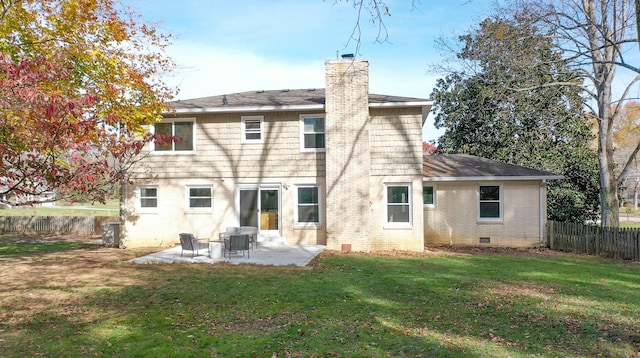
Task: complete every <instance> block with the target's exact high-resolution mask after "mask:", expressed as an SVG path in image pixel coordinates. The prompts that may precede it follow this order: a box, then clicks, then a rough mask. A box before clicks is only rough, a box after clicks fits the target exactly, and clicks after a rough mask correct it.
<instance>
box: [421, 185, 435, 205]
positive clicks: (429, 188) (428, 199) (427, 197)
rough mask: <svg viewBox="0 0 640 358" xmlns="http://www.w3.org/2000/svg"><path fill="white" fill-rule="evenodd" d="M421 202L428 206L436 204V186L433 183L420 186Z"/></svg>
mask: <svg viewBox="0 0 640 358" xmlns="http://www.w3.org/2000/svg"><path fill="white" fill-rule="evenodd" d="M422 203H423V204H424V206H425V207H428V208H433V207H435V206H436V187H435V186H434V185H423V186H422Z"/></svg>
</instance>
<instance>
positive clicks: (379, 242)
mask: <svg viewBox="0 0 640 358" xmlns="http://www.w3.org/2000/svg"><path fill="white" fill-rule="evenodd" d="M397 183H407V184H411V188H412V194H413V195H412V196H411V204H412V212H411V223H410V224H407V225H404V226H392V225H388V224H387V223H386V216H385V212H386V211H385V202H386V199H385V195H386V193H385V192H384V189H385V184H397ZM370 193H371V194H370V195H371V208H370V210H369V212H370V215H371V250H372V251H391V250H401V251H423V250H424V235H423V222H422V217H423V210H422V177H416V176H386V177H371V186H370Z"/></svg>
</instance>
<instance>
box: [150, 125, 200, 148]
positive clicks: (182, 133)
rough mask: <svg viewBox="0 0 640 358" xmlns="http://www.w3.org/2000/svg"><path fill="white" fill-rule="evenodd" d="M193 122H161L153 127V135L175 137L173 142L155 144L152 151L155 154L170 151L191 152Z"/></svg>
mask: <svg viewBox="0 0 640 358" xmlns="http://www.w3.org/2000/svg"><path fill="white" fill-rule="evenodd" d="M193 123H194V122H193V121H176V122H161V123H156V124H155V125H154V133H155V134H162V135H165V136H175V137H176V138H177V139H176V140H175V141H167V142H165V143H162V144H158V143H155V144H154V150H155V151H157V152H170V151H192V150H193V143H194V135H193V134H194V130H193V129H194V124H193Z"/></svg>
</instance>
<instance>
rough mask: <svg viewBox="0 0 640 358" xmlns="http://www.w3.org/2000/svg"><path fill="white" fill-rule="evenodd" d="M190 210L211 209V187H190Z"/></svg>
mask: <svg viewBox="0 0 640 358" xmlns="http://www.w3.org/2000/svg"><path fill="white" fill-rule="evenodd" d="M188 191H189V208H191V209H197V208H211V205H212V202H213V193H212V192H213V190H212V188H211V186H190V187H189V188H188Z"/></svg>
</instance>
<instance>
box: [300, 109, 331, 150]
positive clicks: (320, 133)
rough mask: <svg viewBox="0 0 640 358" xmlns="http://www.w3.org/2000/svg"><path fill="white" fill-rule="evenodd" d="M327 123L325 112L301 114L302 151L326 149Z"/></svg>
mask: <svg viewBox="0 0 640 358" xmlns="http://www.w3.org/2000/svg"><path fill="white" fill-rule="evenodd" d="M325 136H326V133H325V123H324V114H314V115H306V114H303V115H301V116H300V151H302V152H324V151H325V139H326V138H325Z"/></svg>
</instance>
